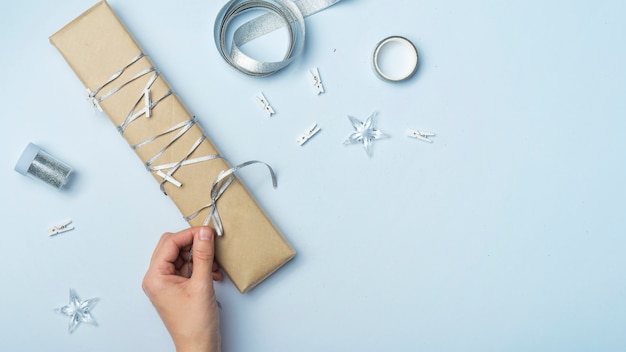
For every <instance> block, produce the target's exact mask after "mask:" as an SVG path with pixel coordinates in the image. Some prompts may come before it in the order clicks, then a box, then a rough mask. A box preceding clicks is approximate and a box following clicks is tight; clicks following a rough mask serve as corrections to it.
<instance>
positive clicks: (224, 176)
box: [185, 155, 277, 236]
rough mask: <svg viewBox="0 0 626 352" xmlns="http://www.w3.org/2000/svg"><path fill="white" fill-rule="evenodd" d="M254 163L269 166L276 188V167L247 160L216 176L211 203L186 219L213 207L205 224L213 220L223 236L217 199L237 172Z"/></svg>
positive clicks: (216, 228)
mask: <svg viewBox="0 0 626 352" xmlns="http://www.w3.org/2000/svg"><path fill="white" fill-rule="evenodd" d="M215 156H216V157H220V156H218V155H215ZM252 164H263V165H265V166H267V168H268V170H269V172H270V175H271V177H272V186H274V188H276V187H277V182H276V174H275V173H274V169H272V167H271V166H269V165H268V164H266V163H264V162H262V161H257V160H251V161H246V162H245V163H242V164H239V165H237V166H235V167H231V168H230V169H228V170H222V171H221V172H220V173H219V174H218V175H217V177H216V178H215V181H213V185H212V186H211V203H209V204H207V205H205V206H203V207H202V208H200V209H199V210H198V211H196V212H195V213H193V214H191V215H189V216H186V217H185V220H186V221H189V220H192V219H193V218H195V217H197V216H198V215H199V214H200V213H201V212H202V211H203V210H205V209H207V208H211V210H210V211H209V214H208V215H207V217H206V218H205V219H204V223H203V224H204V226H208V225H209V224H210V223H211V221H213V226H214V227H215V232H216V233H217V235H218V236H222V235H223V234H224V226H223V225H222V219H221V218H220V214H219V212H218V211H217V201H218V200H219V199H220V197H221V196H222V194H224V192H226V190H227V189H228V187H229V186H230V185H231V184H232V183H233V181H234V180H235V172H237V171H238V170H240V169H242V168H244V167H246V166H250V165H252Z"/></svg>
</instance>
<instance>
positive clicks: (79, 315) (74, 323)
mask: <svg viewBox="0 0 626 352" xmlns="http://www.w3.org/2000/svg"><path fill="white" fill-rule="evenodd" d="M96 303H98V299H97V298H91V299H87V300H84V301H81V300H80V298H79V297H78V295H77V294H76V292H75V291H74V290H73V289H71V288H70V301H69V303H68V304H67V305H66V306H63V307H61V308H56V309H55V310H54V311H55V312H57V313H61V314H63V315H66V316H68V317H70V322H69V326H68V331H69V332H70V334H71V333H73V332H74V330H76V328H77V327H78V325H80V323H87V324H92V325H96V326H97V325H98V323H96V320H95V319H94V318H93V317H92V316H91V313H90V311H91V308H93V306H95V305H96Z"/></svg>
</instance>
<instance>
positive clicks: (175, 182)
mask: <svg viewBox="0 0 626 352" xmlns="http://www.w3.org/2000/svg"><path fill="white" fill-rule="evenodd" d="M156 174H157V175H159V177H161V178H162V179H163V180H165V181H167V182H169V183H171V184H173V185H174V186H176V187H178V188H181V187H182V186H183V184H182V183H181V182H180V181H178V180H177V179H175V178H174V177H172V176H170V175H168V174H166V173H165V172H163V171H161V170H157V172H156Z"/></svg>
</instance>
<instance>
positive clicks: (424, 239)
mask: <svg viewBox="0 0 626 352" xmlns="http://www.w3.org/2000/svg"><path fill="white" fill-rule="evenodd" d="M93 3H94V2H93V1H91V0H71V1H70V0H68V1H62V2H45V1H19V2H18V1H13V2H10V3H8V2H6V1H5V2H2V4H1V5H0V23H1V24H2V25H1V26H0V28H1V29H0V31H1V32H0V38H1V39H0V40H1V44H2V54H1V56H0V70H1V71H0V79H1V83H0V109H1V111H2V112H1V113H2V116H3V121H4V126H5V127H4V128H3V132H2V138H0V146H1V149H2V150H3V153H2V156H1V157H0V165H1V168H0V170H1V172H2V180H3V183H4V184H3V190H4V196H3V199H4V206H3V211H2V214H3V215H2V225H3V231H2V235H0V254H1V255H0V264H1V265H2V270H0V280H1V282H2V285H3V289H2V291H0V302H1V303H0V350H2V351H35V350H45V351H87V350H88V351H131V350H143V351H172V350H173V345H172V343H171V342H170V339H169V336H168V335H167V332H166V330H165V329H164V327H163V326H162V323H161V321H160V320H159V318H158V316H157V314H156V313H155V311H154V310H153V308H152V306H151V305H150V303H149V301H148V300H147V299H146V298H145V296H144V294H143V292H142V291H141V287H140V282H141V279H142V277H143V274H144V272H145V270H146V268H147V265H148V261H149V258H150V255H151V253H152V250H153V247H154V245H155V244H156V241H157V239H158V237H159V235H160V234H161V233H162V232H164V231H176V230H178V229H182V228H184V227H185V226H186V224H185V222H184V221H183V220H182V219H181V217H180V216H179V213H178V212H177V210H176V208H175V207H174V206H173V204H172V203H171V202H170V201H169V200H168V199H167V198H166V197H164V196H163V195H162V194H161V193H160V192H159V190H158V186H157V185H156V184H155V182H154V181H153V180H152V179H151V177H150V176H149V175H148V174H147V173H146V172H145V170H144V169H143V167H142V166H141V163H140V162H139V160H138V159H137V158H136V157H135V156H134V155H133V153H132V151H131V150H129V148H128V146H127V145H126V143H125V142H124V141H123V140H122V139H121V137H120V136H119V135H118V134H117V132H116V131H115V129H114V128H113V126H112V125H111V124H110V123H109V122H108V120H107V118H106V117H105V116H103V115H94V113H93V112H92V111H91V109H90V107H89V106H88V104H87V102H86V101H85V99H84V95H83V92H84V88H83V87H82V86H81V84H80V82H79V81H78V79H77V78H76V77H75V75H74V74H73V72H71V70H70V69H69V67H68V66H67V64H66V63H65V62H64V61H63V59H62V57H61V56H60V55H59V53H58V52H57V51H56V49H55V48H54V47H53V46H51V45H50V44H49V43H48V39H47V38H48V36H49V35H51V34H52V33H54V32H55V31H56V30H58V29H60V28H61V27H62V26H63V25H65V24H66V23H67V22H69V21H70V20H72V19H73V18H75V17H76V16H78V15H79V14H80V13H82V12H83V11H84V10H86V9H87V8H89V7H90V6H91V5H92V4H93ZM111 5H112V6H113V8H114V9H115V10H116V11H117V13H118V14H119V15H120V17H121V18H122V20H123V21H124V22H125V23H126V25H127V27H128V28H129V29H130V31H131V32H132V33H133V35H134V36H135V37H136V38H137V40H138V41H139V42H140V43H141V45H142V46H143V47H144V49H145V51H146V53H148V54H149V55H150V56H151V57H152V59H153V60H154V61H155V63H156V64H157V65H158V66H159V68H160V70H161V71H162V72H163V73H164V75H165V77H166V78H167V79H168V81H169V82H170V83H171V85H172V86H173V87H174V89H175V90H176V91H177V92H178V94H179V95H180V96H181V97H182V99H183V101H185V103H186V104H187V105H188V107H189V109H190V110H191V111H192V112H193V113H194V114H195V115H197V116H198V117H199V119H200V121H201V123H202V125H203V126H204V127H205V129H206V130H207V131H208V134H209V136H210V137H211V138H212V139H213V140H214V142H215V143H216V144H217V146H218V147H219V148H220V149H221V151H222V152H223V154H224V155H226V156H227V157H228V158H229V159H230V160H231V162H233V163H238V162H242V161H245V160H249V159H259V160H264V161H266V162H268V163H270V164H272V165H273V166H274V168H275V169H276V171H277V172H278V177H279V188H278V189H277V190H273V189H272V187H271V185H270V183H269V180H267V176H266V174H264V173H262V172H260V173H255V172H254V171H252V170H250V171H246V172H244V173H243V174H242V178H243V179H244V181H246V183H247V184H248V185H249V187H250V188H251V190H252V192H253V193H254V194H255V196H257V197H258V199H259V200H260V203H261V204H262V205H263V206H264V207H265V209H266V210H267V212H268V214H269V215H270V216H271V217H272V218H273V219H274V221H275V222H276V223H277V225H278V226H279V227H280V228H281V229H282V230H283V232H284V234H285V236H286V237H287V238H288V239H289V241H290V242H291V243H292V244H293V245H294V246H295V248H296V249H297V250H298V255H297V257H296V258H295V259H294V260H293V261H292V262H291V263H290V264H288V265H287V266H286V267H284V268H283V269H281V270H280V271H278V272H277V273H276V274H275V275H273V276H272V277H271V278H270V279H268V280H267V281H266V282H264V283H262V284H261V285H260V286H259V287H257V288H256V289H254V290H253V291H252V292H250V293H249V294H246V295H240V294H239V293H237V291H236V290H235V289H234V287H233V286H232V285H231V284H230V283H229V282H225V283H222V284H219V285H218V288H217V289H218V296H219V300H220V301H221V302H222V305H223V307H224V311H223V331H224V332H223V336H224V351H226V352H239V351H345V350H348V351H380V350H383V351H592V350H593V351H624V350H626V334H625V333H624V327H625V326H626V277H625V274H624V272H625V267H626V256H625V255H624V253H625V249H626V238H625V234H626V220H625V219H624V213H625V211H624V210H625V208H626V204H625V203H626V202H625V199H626V182H625V181H626V167H625V151H626V141H625V139H624V131H626V121H625V118H626V97H625V93H626V70H625V69H624V63H625V62H626V41H625V40H624V33H626V21H625V20H624V18H625V16H626V3H625V2H623V1H596V2H591V1H570V2H545V1H536V0H533V1H517V2H512V1H470V2H468V1H444V2H442V1H430V2H427V1H419V2H415V1H401V0H396V1H375V0H362V1H355V0H352V1H348V0H346V1H345V2H342V3H340V4H338V5H335V6H334V7H332V8H330V9H328V10H326V11H324V12H321V13H319V14H316V15H314V16H313V17H311V18H308V19H307V35H308V37H307V46H306V51H305V53H304V56H302V57H301V58H300V59H298V60H297V61H296V62H295V63H294V64H293V65H291V66H290V67H289V68H287V69H286V70H285V71H283V72H281V73H280V74H277V75H275V76H272V77H269V78H264V79H253V78H249V77H247V76H244V75H242V74H240V73H238V72H236V71H234V70H233V69H231V68H230V67H228V66H227V65H226V64H225V63H224V62H223V61H222V60H221V58H219V55H218V53H217V50H216V49H215V46H214V43H213V39H212V31H213V19H214V17H215V14H216V13H217V12H218V10H219V8H220V7H221V6H222V5H223V2H222V1H191V2H189V1H187V2H185V4H184V5H183V4H182V3H181V2H173V1H159V0H157V1H146V0H134V1H121V0H111ZM389 35H403V36H406V37H408V38H409V39H411V40H412V41H413V42H414V43H415V44H416V46H417V47H418V50H419V51H420V55H421V59H422V63H421V66H420V69H419V71H418V74H417V75H416V76H415V77H414V78H413V79H412V80H411V81H409V82H407V83H405V84H397V85H394V84H389V83H385V82H382V81H380V80H378V79H377V78H376V77H375V76H374V74H373V73H372V71H371V68H370V63H369V62H370V54H371V52H372V51H373V49H374V46H375V44H376V43H377V42H378V41H379V40H381V39H382V38H384V37H386V36H389ZM314 66H317V67H319V68H320V73H321V74H322V78H323V80H324V83H325V86H326V90H327V92H326V94H324V95H322V96H319V97H318V96H316V95H315V94H314V93H313V89H312V88H311V87H310V83H309V80H308V77H307V71H308V69H310V68H312V67H314ZM260 91H263V92H264V93H265V95H266V96H267V98H268V99H269V100H270V102H271V103H272V105H273V106H274V108H275V109H276V111H277V115H275V116H274V117H272V118H271V119H267V118H266V117H265V115H264V113H263V112H262V111H261V110H260V108H259V106H258V105H257V103H256V101H255V100H254V96H255V95H256V94H257V93H258V92H260ZM373 111H378V112H379V115H378V127H379V128H380V129H381V130H382V131H384V132H386V133H387V134H390V135H391V136H392V138H390V139H386V140H381V141H377V142H376V143H375V144H374V150H373V157H372V158H371V159H368V158H367V156H366V154H365V152H364V151H363V150H362V148H360V147H358V146H343V145H342V144H341V143H342V142H343V140H344V139H345V138H346V137H347V136H348V135H349V133H350V132H351V126H350V123H349V121H348V118H347V115H348V114H349V115H352V116H355V117H357V118H361V119H365V118H366V117H367V116H368V115H369V114H370V113H372V112H373ZM314 122H317V123H319V124H320V126H321V128H322V131H321V133H320V134H319V135H318V136H317V137H316V138H315V139H313V140H312V141H310V142H309V143H308V144H307V145H305V147H299V146H298V145H297V143H296V142H295V139H296V138H297V136H298V135H299V134H300V133H301V132H304V130H305V129H306V128H307V127H309V126H310V125H311V124H313V123H314ZM407 128H415V129H423V130H426V131H433V132H435V133H437V136H436V137H434V138H433V140H434V143H433V144H427V143H423V142H420V141H417V140H412V139H409V138H407V137H406V136H405V130H406V129H407ZM28 142H34V143H37V144H39V145H40V146H41V147H42V148H44V149H45V150H46V151H48V152H49V153H51V154H52V155H54V156H56V157H58V158H60V159H61V160H63V161H65V162H67V163H68V164H70V165H71V166H72V167H73V168H74V169H75V170H76V175H75V176H76V177H75V179H74V182H73V184H72V185H71V187H70V188H69V190H68V191H65V192H58V191H56V190H54V189H52V188H50V187H48V186H46V185H44V184H38V183H36V182H35V181H33V180H31V179H28V178H26V177H24V176H22V175H19V174H18V173H16V172H15V171H13V166H14V164H15V162H16V161H17V159H18V157H19V155H20V153H21V152H22V150H23V148H24V147H26V145H27V144H28ZM66 218H71V219H73V220H74V224H75V226H76V230H75V231H73V232H69V233H66V234H63V235H59V236H58V237H56V238H52V239H50V238H48V237H47V234H46V230H47V228H48V227H49V226H51V225H54V224H56V223H59V222H61V221H63V220H65V219H66ZM70 287H73V288H75V289H76V291H77V293H78V294H79V295H80V296H81V298H84V299H87V298H92V297H99V298H100V301H99V303H98V304H97V305H96V306H95V307H94V309H93V311H92V313H93V316H94V318H95V319H96V320H97V322H98V323H99V326H98V327H96V328H94V327H92V326H80V327H79V328H78V329H77V331H76V332H75V333H74V334H73V335H71V336H70V335H69V334H68V333H67V319H66V318H65V317H63V316H61V315H58V314H55V313H54V312H53V310H52V309H53V308H56V307H60V306H63V305H65V304H66V303H67V295H68V289H69V288H70Z"/></svg>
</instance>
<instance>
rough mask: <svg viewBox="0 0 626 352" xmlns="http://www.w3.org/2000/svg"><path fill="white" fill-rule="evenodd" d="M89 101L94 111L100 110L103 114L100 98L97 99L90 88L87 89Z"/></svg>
mask: <svg viewBox="0 0 626 352" xmlns="http://www.w3.org/2000/svg"><path fill="white" fill-rule="evenodd" d="M87 100H88V101H89V104H90V105H91V107H92V108H93V109H94V111H96V110H98V111H100V112H103V111H102V107H101V106H100V101H98V98H96V96H95V95H93V94H92V91H91V89H89V88H87Z"/></svg>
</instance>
